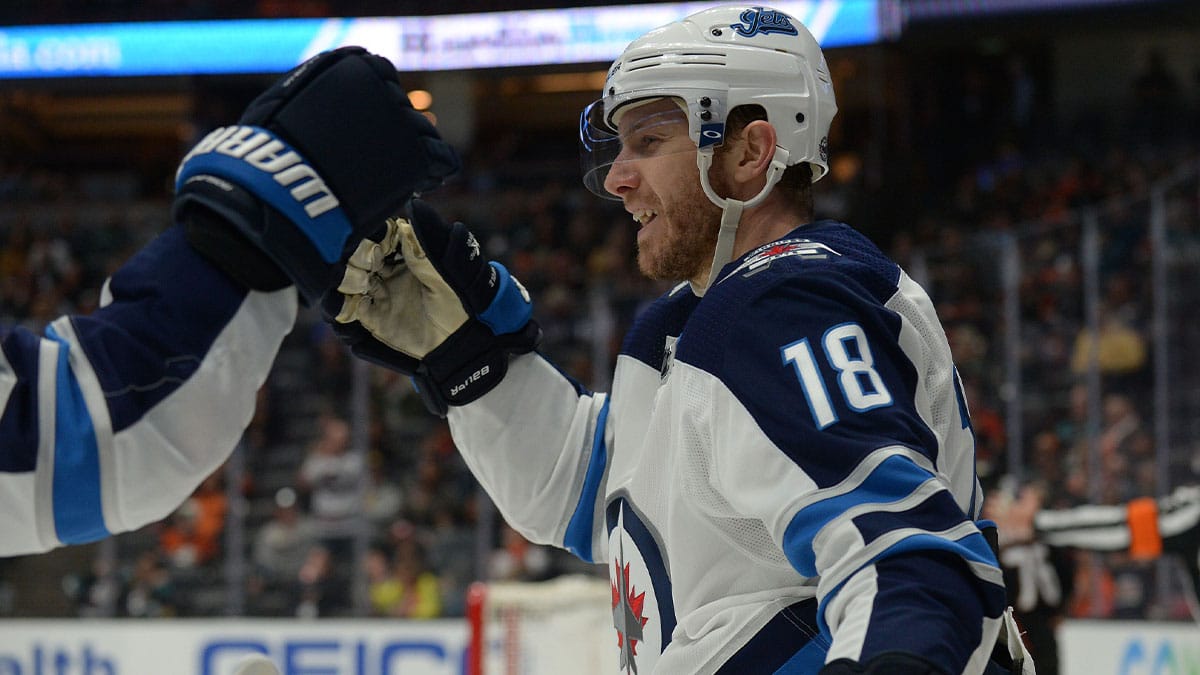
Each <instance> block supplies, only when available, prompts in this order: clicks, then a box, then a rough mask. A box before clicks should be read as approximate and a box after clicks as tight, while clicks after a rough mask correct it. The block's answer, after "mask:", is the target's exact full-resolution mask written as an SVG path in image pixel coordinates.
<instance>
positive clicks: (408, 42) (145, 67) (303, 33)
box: [0, 0, 893, 79]
mask: <svg viewBox="0 0 1200 675" xmlns="http://www.w3.org/2000/svg"><path fill="white" fill-rule="evenodd" d="M887 1H888V0H812V1H809V2H779V3H766V4H769V5H770V6H772V7H774V8H776V9H780V10H782V11H784V12H786V13H788V14H791V15H792V16H794V17H796V18H797V19H799V20H800V21H801V22H802V23H804V24H805V25H806V26H807V27H808V28H809V30H810V31H812V33H813V35H814V36H815V37H816V38H817V40H818V41H819V42H820V43H821V45H822V46H824V47H826V48H829V47H841V46H849V45H858V44H870V43H873V42H878V41H880V40H882V39H884V38H888V37H893V36H891V35H887V34H885V33H886V31H884V30H882V29H881V26H882V24H881V21H880V11H881V5H883V4H884V3H886V2H887ZM710 5H711V3H705V2H687V3H678V2H676V3H656V4H648V5H636V6H619V7H585V8H574V9H551V10H530V11H512V12H487V13H478V14H455V15H442V16H419V17H412V16H409V17H380V18H331V19H245V20H231V21H171V22H145V23H112V24H78V25H53V26H9V27H0V78H2V79H13V78H53V77H96V76H102V77H103V76H109V77H122V76H146V75H194V74H221V73H276V72H282V71H285V70H287V69H289V68H291V67H292V66H294V65H296V64H297V63H300V62H301V61H303V60H304V59H306V58H308V57H309V56H312V55H314V54H317V53H319V52H321V51H325V50H327V49H332V48H334V47H340V46H343V45H361V46H363V47H366V48H367V49H368V50H370V51H373V52H375V53H377V54H381V55H383V56H386V57H388V58H389V59H390V60H391V61H392V63H394V64H396V67H397V68H398V69H399V70H402V71H430V70H461V69H474V68H498V67H508V66H536V65H553V64H565V63H593V62H594V63H607V62H610V61H612V60H613V59H615V58H616V57H617V56H618V55H619V54H620V53H621V50H623V49H624V48H625V46H626V45H627V44H628V43H629V42H631V41H632V40H633V39H634V38H636V37H638V36H640V35H641V34H643V33H645V32H646V31H648V30H650V29H652V28H655V27H657V26H661V25H663V24H666V23H670V22H671V21H675V20H677V19H680V18H682V17H684V16H687V15H688V14H692V13H694V12H697V11H699V10H701V9H704V8H706V7H708V6H710Z"/></svg>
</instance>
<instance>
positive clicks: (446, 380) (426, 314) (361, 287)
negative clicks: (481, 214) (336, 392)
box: [322, 199, 541, 417]
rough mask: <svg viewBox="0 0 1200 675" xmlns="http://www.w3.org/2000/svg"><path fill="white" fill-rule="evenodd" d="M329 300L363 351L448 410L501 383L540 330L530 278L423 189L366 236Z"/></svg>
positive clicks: (340, 326)
mask: <svg viewBox="0 0 1200 675" xmlns="http://www.w3.org/2000/svg"><path fill="white" fill-rule="evenodd" d="M322 309H323V311H324V313H325V315H326V318H327V319H329V320H330V323H331V324H332V326H333V329H334V331H335V332H336V333H337V334H338V335H339V336H340V337H341V338H342V340H343V341H344V342H346V343H347V344H348V345H349V346H350V349H351V351H353V352H354V354H355V355H357V356H359V357H362V358H364V359H366V360H368V361H371V362H373V363H377V364H380V365H383V366H386V367H388V368H391V369H393V370H398V371H400V372H402V373H404V374H406V375H411V376H412V378H413V382H414V384H415V385H416V387H417V389H418V391H420V393H421V398H422V399H423V400H424V401H425V405H426V407H428V408H429V409H430V410H431V411H432V412H433V413H435V414H437V415H441V416H443V417H444V416H445V415H446V412H447V410H448V406H452V405H464V404H467V403H470V402H471V401H474V400H476V399H478V398H479V397H480V396H483V395H484V394H486V393H487V392H489V391H491V390H492V389H493V388H495V386H496V385H497V384H499V383H500V380H501V379H502V378H503V377H504V374H505V373H506V372H508V359H509V357H510V355H512V354H524V353H526V352H531V351H533V350H534V349H535V348H537V344H538V342H539V341H540V340H541V329H540V328H539V327H538V324H537V322H536V321H534V320H533V319H532V309H533V306H532V304H531V302H530V300H529V294H528V293H526V291H525V289H524V288H523V287H522V286H521V284H520V283H519V282H518V281H517V280H516V279H515V278H514V277H513V276H512V275H510V274H509V273H508V270H507V269H505V268H504V266H503V265H501V264H499V263H496V262H488V261H487V260H486V259H485V258H484V257H483V254H482V252H481V251H480V250H479V243H478V242H477V241H476V240H475V237H474V235H472V234H471V233H470V231H468V230H467V227H466V225H463V224H462V223H454V224H453V225H447V224H446V223H445V222H444V221H442V219H441V217H439V216H438V214H437V212H435V211H434V210H433V209H432V208H431V207H429V206H428V205H427V204H425V203H424V202H421V201H419V200H415V199H414V200H413V201H412V202H411V204H410V205H409V216H408V217H407V218H400V219H390V220H388V221H387V228H386V231H383V232H379V233H377V234H376V236H375V237H372V238H370V239H365V240H363V241H362V242H361V243H360V244H359V246H358V248H357V249H356V250H355V252H354V253H353V254H352V255H351V256H350V257H349V259H348V260H347V262H346V267H345V271H344V274H343V277H342V280H341V283H340V284H339V285H338V287H337V290H336V292H331V293H330V294H329V295H327V296H326V297H325V299H324V300H323V301H322Z"/></svg>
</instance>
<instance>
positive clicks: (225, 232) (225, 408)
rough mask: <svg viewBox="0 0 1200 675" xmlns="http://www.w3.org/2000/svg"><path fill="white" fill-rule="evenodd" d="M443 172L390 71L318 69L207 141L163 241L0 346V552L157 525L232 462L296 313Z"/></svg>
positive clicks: (327, 61)
mask: <svg viewBox="0 0 1200 675" xmlns="http://www.w3.org/2000/svg"><path fill="white" fill-rule="evenodd" d="M456 166H457V160H456V157H455V155H454V154H453V152H452V151H451V150H449V148H448V146H445V145H444V144H442V143H441V141H440V139H439V138H438V136H437V132H436V131H435V130H434V129H433V127H432V126H431V125H430V124H429V122H428V121H427V120H426V119H425V118H424V117H423V116H421V115H420V114H419V113H417V112H415V111H414V110H413V109H412V106H411V105H410V104H409V103H408V100H407V97H406V96H405V94H404V91H403V90H402V89H401V87H400V85H399V81H398V79H397V76H396V71H395V69H394V68H393V67H392V65H391V64H390V63H388V62H387V60H386V59H383V58H381V57H378V56H374V55H371V54H367V53H366V52H365V51H363V50H361V49H359V48H344V49H339V50H336V51H334V52H329V53H325V54H322V55H319V56H317V57H314V58H313V59H311V60H309V61H308V62H306V63H304V64H302V65H300V66H298V67H297V68H296V69H294V70H293V71H292V72H290V73H288V74H286V75H285V76H284V77H282V78H280V80H279V81H277V82H276V83H275V85H273V86H272V87H270V88H269V89H268V90H267V91H266V92H264V93H263V94H262V95H261V96H259V97H258V98H257V99H255V101H254V102H253V103H251V105H250V107H249V108H248V109H247V110H246V112H245V113H244V114H243V116H242V119H241V120H240V121H239V123H238V124H236V125H231V126H229V127H224V128H222V129H218V130H216V131H214V132H213V133H211V134H209V135H208V136H207V137H206V138H205V139H204V140H202V141H201V142H200V143H199V144H198V145H197V146H196V147H195V148H193V150H192V151H191V152H190V153H188V155H187V156H186V157H185V158H184V160H183V162H182V164H181V165H180V169H179V172H178V176H177V197H176V200H175V207H174V209H173V219H174V221H175V225H174V226H173V227H172V228H170V229H169V230H168V231H167V232H165V233H164V234H162V235H161V236H160V237H158V238H157V239H156V240H154V241H153V242H152V243H151V244H149V245H148V246H147V247H146V248H145V249H144V250H142V251H140V252H139V253H138V254H137V255H135V256H134V258H133V259H132V260H130V261H129V263H127V264H126V265H125V266H123V267H122V268H121V269H120V270H119V271H118V272H117V273H116V274H115V275H114V276H113V278H112V279H111V280H110V282H109V283H108V284H107V285H106V288H105V292H104V298H103V301H102V307H101V308H100V309H99V310H97V311H96V312H94V313H93V314H91V315H90V316H68V317H62V318H60V319H58V320H56V321H55V322H53V323H52V324H51V325H50V326H49V328H47V330H46V332H45V334H44V335H41V336H39V335H35V334H33V333H31V332H29V331H26V330H13V331H8V332H5V333H3V334H0V348H2V351H0V403H3V406H4V407H3V413H2V415H0V513H3V514H4V515H3V516H2V517H0V555H16V554H23V553H32V552H38V551H44V550H47V549H50V548H53V547H55V546H58V545H61V544H71V543H82V542H88V541H94V540H96V539H99V538H102V537H105V536H107V535H109V534H112V533H115V532H120V531H124V530H129V529H133V528H137V527H140V526H141V525H143V524H145V523H147V522H151V521H153V520H157V519H159V518H162V517H163V516H165V515H167V514H168V513H169V512H170V511H171V510H172V509H174V508H175V507H176V506H177V505H178V504H179V502H181V501H182V500H183V499H184V498H185V497H186V496H187V495H188V494H189V493H190V492H191V491H192V490H193V489H194V488H195V486H196V485H197V484H198V483H199V482H200V481H201V480H202V479H203V478H204V477H205V476H206V475H208V474H209V473H211V472H212V471H213V470H214V469H215V468H216V467H217V466H218V465H220V463H221V462H223V461H224V460H225V458H226V457H228V455H229V453H230V451H231V450H232V449H233V447H234V445H235V444H236V442H237V440H238V438H239V437H240V435H241V432H242V430H243V429H244V428H245V426H246V425H247V424H248V423H249V421H250V417H251V414H252V412H253V407H254V398H255V392H256V391H257V389H258V388H259V387H260V386H261V385H262V383H263V381H264V380H265V378H266V375H267V372H268V369H269V368H270V365H271V361H272V360H273V358H274V356H275V353H276V350H277V349H278V347H279V344H280V342H281V341H282V339H283V336H284V335H285V334H286V333H287V331H288V330H290V329H291V326H292V323H293V321H294V318H295V315H296V296H297V293H296V290H293V286H295V287H296V288H297V289H298V290H299V292H300V296H301V297H302V298H303V299H304V300H306V301H309V302H312V301H315V300H316V299H317V298H318V297H319V296H320V295H321V294H322V293H323V292H324V291H325V290H327V289H328V287H329V286H330V285H331V284H332V283H333V281H334V280H335V279H336V278H337V274H336V272H337V270H338V269H339V261H340V260H341V258H342V256H343V252H344V250H345V249H346V248H347V247H353V246H355V245H357V242H358V240H359V239H361V238H362V237H363V236H364V235H365V234H366V233H368V232H370V231H373V230H375V229H377V228H378V227H379V226H381V225H382V223H383V220H384V219H385V218H386V217H388V216H391V215H395V214H397V213H399V212H400V210H401V208H402V207H403V205H404V204H405V203H406V202H407V201H408V200H409V199H410V197H411V195H412V194H413V192H415V191H417V190H422V189H427V188H429V187H432V186H434V185H436V184H438V183H439V182H440V181H441V179H442V177H443V176H445V175H446V174H447V173H448V172H450V171H451V170H453V169H454V168H455V167H456Z"/></svg>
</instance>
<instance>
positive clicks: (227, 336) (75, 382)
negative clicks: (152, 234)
mask: <svg viewBox="0 0 1200 675" xmlns="http://www.w3.org/2000/svg"><path fill="white" fill-rule="evenodd" d="M101 305H102V306H101V307H100V308H99V309H97V310H96V311H95V312H93V313H92V314H90V315H86V316H63V317H60V318H59V319H57V320H55V321H54V322H52V323H51V324H50V325H49V326H48V327H47V328H46V330H45V331H44V333H43V334H41V335H38V334H35V333H33V332H31V331H28V330H25V329H23V328H14V329H9V330H6V331H4V332H3V334H0V402H2V403H3V413H2V415H0V513H3V514H4V515H3V516H2V517H0V555H20V554H26V553H35V552H40V551H45V550H48V549H51V548H54V547H56V546H59V545H62V544H76V543H84V542H89V541H95V540H97V539H101V538H103V537H105V536H108V535H110V534H114V533H117V532H122V531H127V530H132V529H136V528H138V527H141V526H142V525H145V524H146V523H149V522H153V521H155V520H159V519H161V518H163V517H165V516H166V515H168V514H169V513H170V512H171V511H172V510H174V509H175V508H176V507H177V506H178V505H179V504H180V503H181V502H182V501H183V500H184V499H185V498H186V497H187V496H188V495H189V494H191V492H192V491H193V490H194V489H195V487H196V486H197V485H198V484H199V483H200V481H201V480H203V479H204V478H205V477H206V476H207V475H208V474H210V473H211V472H212V471H213V470H214V469H216V468H217V467H218V466H220V464H221V463H222V462H224V461H225V459H226V458H227V457H228V456H229V454H230V452H231V451H232V450H233V448H234V446H235V445H236V444H237V442H238V440H239V438H240V437H241V434H242V431H243V430H244V429H245V427H246V425H247V424H249V422H250V418H251V416H252V414H253V411H254V404H255V394H256V392H257V390H258V389H259V387H261V386H262V384H263V382H264V381H265V380H266V377H267V373H268V371H269V369H270V367H271V364H272V362H273V360H274V357H275V354H276V352H277V350H278V349H279V345H280V343H281V342H282V340H283V337H284V335H286V334H287V332H288V331H290V330H291V327H292V325H293V322H294V320H295V316H296V294H295V290H294V289H292V288H287V289H284V290H281V291H275V292H273V293H260V292H248V291H246V290H245V289H244V288H241V287H240V286H238V285H236V284H235V283H234V282H232V281H231V280H230V279H229V278H228V277H226V276H225V275H223V274H222V273H220V272H219V271H217V270H216V269H215V268H213V267H212V266H211V265H209V264H208V263H207V262H206V261H205V260H203V259H202V258H201V257H200V256H199V255H197V254H196V253H195V252H194V251H193V250H192V249H191V247H190V246H189V245H188V244H187V242H186V241H185V239H184V236H183V232H182V229H181V228H178V227H175V228H172V229H170V230H168V231H167V232H165V233H164V234H162V235H161V236H159V237H158V238H156V239H155V240H154V241H152V242H151V243H150V244H149V245H147V247H146V248H144V249H143V250H142V251H140V252H138V253H137V254H136V255H135V256H134V257H133V258H132V259H130V261H129V262H128V263H126V264H125V265H124V266H123V267H122V268H121V269H119V270H118V271H117V272H116V273H115V274H114V275H113V277H112V278H111V279H110V280H109V282H108V283H107V284H106V286H105V289H104V292H103V294H102V300H101Z"/></svg>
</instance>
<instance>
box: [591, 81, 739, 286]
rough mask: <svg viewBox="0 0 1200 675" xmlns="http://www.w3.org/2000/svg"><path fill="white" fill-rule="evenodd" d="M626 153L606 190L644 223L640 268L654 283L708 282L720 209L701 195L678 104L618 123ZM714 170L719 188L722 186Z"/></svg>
mask: <svg viewBox="0 0 1200 675" xmlns="http://www.w3.org/2000/svg"><path fill="white" fill-rule="evenodd" d="M617 128H618V131H619V132H620V135H621V152H620V154H619V155H618V156H617V159H616V161H615V162H614V163H613V165H612V167H611V168H610V169H609V172H608V175H607V177H606V178H605V180H604V187H605V189H607V190H608V191H609V192H610V193H612V194H614V195H617V196H618V197H620V198H621V200H622V201H623V202H624V203H625V210H626V211H628V212H629V213H630V214H631V215H632V216H633V219H634V220H635V221H636V222H637V223H638V225H639V229H638V235H637V247H638V268H639V269H640V270H641V271H642V274H645V275H646V276H647V277H650V278H651V279H656V280H666V281H679V280H692V281H703V279H704V277H705V275H706V274H707V273H708V268H709V265H710V263H711V262H712V256H713V250H714V248H715V247H716V242H717V232H718V230H719V229H720V222H721V209H720V208H718V207H717V206H716V205H715V204H713V203H712V202H711V201H710V200H709V199H708V197H707V196H706V195H705V194H704V190H703V188H701V187H700V172H699V169H698V168H697V167H696V144H695V142H694V141H692V139H691V138H690V137H689V135H688V124H687V118H686V117H685V116H684V112H683V110H682V109H681V108H680V107H679V106H678V105H677V104H676V103H675V102H674V100H672V99H668V98H664V99H659V100H656V101H653V102H651V103H647V104H644V105H641V106H638V107H636V108H633V109H632V110H630V111H628V112H626V113H625V114H624V115H622V116H621V117H620V119H619V121H618V123H617ZM719 174H720V170H719V168H718V167H716V166H714V168H713V171H712V172H711V173H710V176H709V177H710V179H711V181H712V186H713V188H714V189H715V190H716V191H717V193H718V194H721V193H722V192H723V187H724V185H723V184H724V181H723V180H722V178H721V176H720V175H719Z"/></svg>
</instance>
